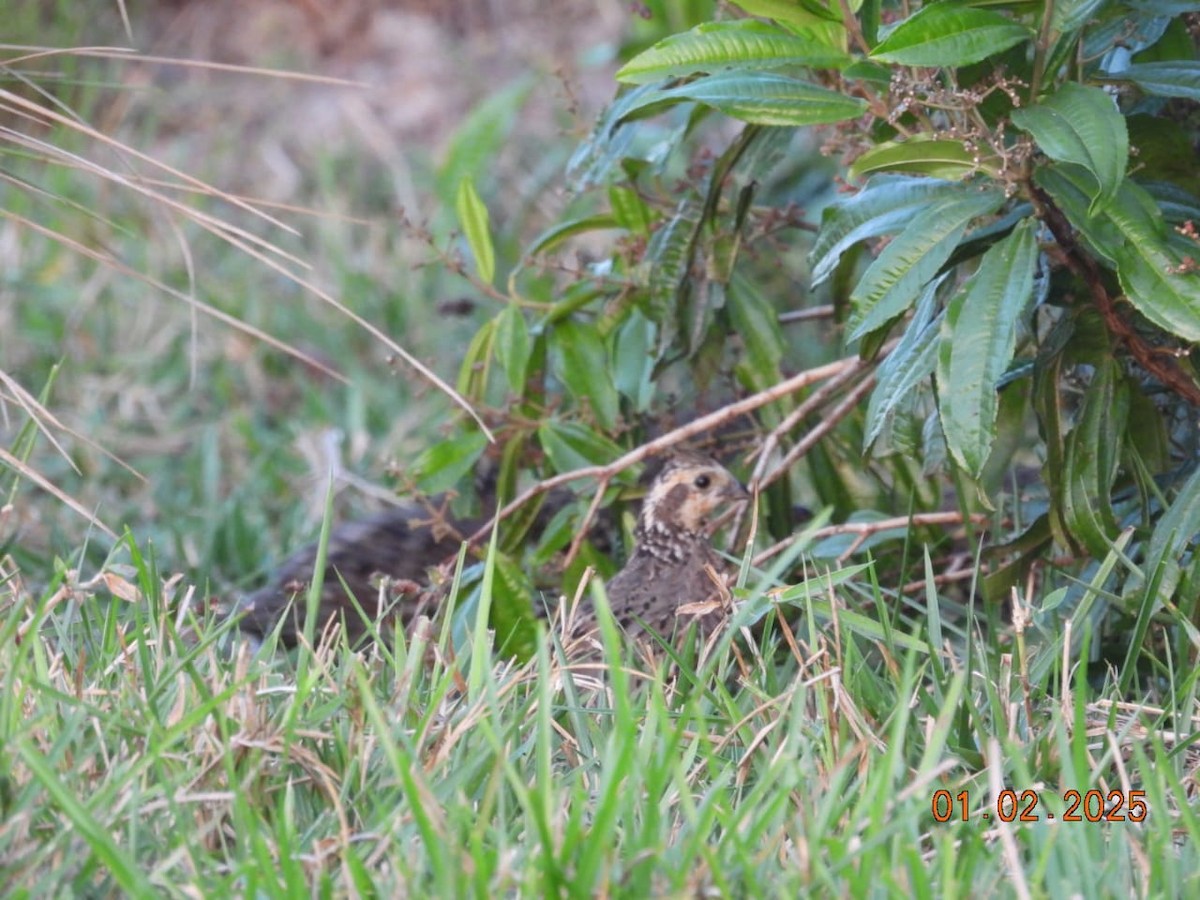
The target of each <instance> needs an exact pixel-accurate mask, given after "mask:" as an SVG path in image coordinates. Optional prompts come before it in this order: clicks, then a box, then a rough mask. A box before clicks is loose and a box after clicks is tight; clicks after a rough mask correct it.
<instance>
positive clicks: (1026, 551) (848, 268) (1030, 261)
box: [426, 0, 1200, 655]
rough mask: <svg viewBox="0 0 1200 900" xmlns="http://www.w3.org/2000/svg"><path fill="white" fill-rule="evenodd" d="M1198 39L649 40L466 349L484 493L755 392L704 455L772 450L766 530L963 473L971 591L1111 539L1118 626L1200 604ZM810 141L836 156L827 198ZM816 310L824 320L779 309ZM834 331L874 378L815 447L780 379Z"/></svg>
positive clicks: (981, 16) (1155, 23) (912, 508)
mask: <svg viewBox="0 0 1200 900" xmlns="http://www.w3.org/2000/svg"><path fill="white" fill-rule="evenodd" d="M1198 27H1200V22H1198V20H1197V18H1196V14H1195V13H1191V12H1187V11H1186V10H1185V9H1184V8H1183V7H1180V6H1178V5H1173V4H1169V3H1158V2H1153V0H1152V2H1148V3H1143V2H1138V3H1123V2H1079V3H1058V4H1053V5H1051V4H1046V5H1045V6H1035V7H1030V6H1029V5H1028V4H1018V3H1011V4H1005V3H999V4H997V3H987V4H982V3H981V4H978V5H973V4H951V3H931V4H927V5H925V6H923V7H921V8H919V9H916V10H915V11H911V10H910V7H909V6H908V5H907V4H904V5H901V4H895V3H879V2H866V3H864V4H862V5H861V6H860V7H858V8H857V9H856V8H855V7H854V6H853V5H852V4H838V3H834V2H830V3H822V2H807V0H798V2H769V3H766V2H757V0H755V2H751V0H745V2H740V0H739V2H736V3H734V4H732V5H731V7H730V8H728V9H723V10H722V11H721V14H720V15H719V16H718V17H717V18H716V19H715V20H704V21H696V22H694V23H693V24H692V25H691V27H688V28H686V29H678V30H677V31H676V32H675V33H669V34H667V35H665V36H662V37H661V38H660V39H659V40H657V41H656V42H654V43H652V44H648V45H647V46H645V48H644V49H642V50H641V51H640V52H637V53H636V54H634V55H633V56H632V58H629V59H627V60H626V61H625V63H624V65H623V66H622V68H621V69H620V70H619V72H618V73H617V77H618V79H619V80H620V81H621V82H623V83H624V85H625V87H624V89H623V91H622V92H621V93H620V94H619V95H618V96H617V98H616V99H615V100H614V101H613V103H612V104H611V106H610V107H609V108H608V110H607V111H606V113H605V114H604V116H603V117H602V119H601V120H600V122H599V123H598V125H597V127H596V129H595V131H594V133H593V134H592V135H591V137H590V138H589V139H588V140H587V141H586V142H584V144H583V145H582V146H581V147H580V148H579V150H578V151H577V153H576V155H575V157H574V159H573V163H572V169H571V171H572V177H573V178H574V184H575V188H576V194H575V199H574V202H573V204H572V206H571V207H570V208H569V209H568V211H567V214H566V215H564V216H563V218H562V219H561V221H560V222H559V223H558V224H557V225H556V226H554V227H552V228H550V229H548V230H547V231H546V232H545V233H544V234H543V235H542V236H540V238H538V239H537V240H535V241H534V242H533V244H532V245H531V246H530V248H529V251H528V256H527V258H526V259H525V260H524V261H523V263H522V264H521V265H518V266H516V267H514V268H513V269H511V270H510V271H509V272H508V273H507V280H506V297H507V302H506V303H505V305H504V306H503V308H502V309H500V311H499V312H498V313H497V314H496V315H495V317H494V318H493V319H492V320H491V321H489V322H488V323H486V324H485V325H484V327H483V328H482V330H481V331H480V332H479V333H478V334H477V337H476V340H475V342H474V343H473V344H472V346H471V348H470V351H469V352H468V355H467V359H466V360H465V362H464V365H463V368H462V375H461V377H460V380H459V385H458V387H459V389H460V390H461V391H462V392H463V393H464V395H466V396H467V397H468V398H469V399H470V400H472V401H473V402H475V403H477V404H481V405H483V406H491V407H493V408H497V407H498V408H499V410H500V411H499V413H498V416H497V418H496V419H495V425H496V430H497V434H498V435H499V438H500V441H501V444H502V446H503V448H504V449H503V451H502V452H501V453H500V454H499V456H500V458H501V459H502V460H503V465H504V466H506V467H507V469H506V470H505V471H504V472H503V473H502V477H501V484H502V485H509V486H511V485H513V484H515V483H516V480H517V476H516V472H517V471H518V470H519V469H520V468H521V467H522V466H533V467H534V468H535V469H536V470H537V472H538V474H539V475H541V476H545V475H548V474H550V473H551V472H555V471H557V472H562V471H564V470H569V469H572V468H576V467H579V466H583V465H605V464H610V463H612V462H613V460H614V459H616V458H617V457H618V456H619V455H620V454H621V453H623V452H624V451H627V450H629V449H630V448H632V447H635V446H637V445H639V444H640V443H642V442H644V441H646V440H647V439H649V438H652V437H657V436H661V435H663V434H664V433H670V431H671V429H672V428H673V427H675V426H676V425H678V424H679V423H680V422H683V421H687V419H688V418H689V417H694V416H697V415H699V414H700V413H702V412H706V411H708V410H711V409H713V408H714V407H717V408H720V407H721V406H722V404H724V403H727V402H728V401H730V400H732V399H733V398H734V397H737V396H745V395H751V396H753V395H758V396H760V397H762V398H763V402H762V403H761V404H759V406H758V410H757V414H756V422H755V424H754V425H753V427H752V428H751V429H750V430H747V428H746V423H745V420H744V419H739V420H738V421H737V423H736V429H734V423H733V422H732V418H733V417H732V416H730V419H731V421H730V422H726V423H724V427H723V428H722V429H721V431H720V435H721V436H720V437H719V438H718V439H716V446H717V447H718V449H720V451H721V452H727V451H728V450H729V449H730V448H731V447H732V448H741V449H746V448H751V449H755V450H761V449H763V448H764V447H766V448H779V451H782V452H784V454H785V455H784V457H783V464H780V462H779V460H778V457H777V456H776V457H774V458H772V459H770V460H768V459H767V458H766V457H764V458H762V459H760V460H759V462H758V467H757V468H756V469H755V473H754V474H755V476H756V478H757V480H758V483H759V484H760V485H761V486H762V487H763V488H764V489H766V488H769V490H767V491H766V493H764V496H763V503H764V507H765V510H766V512H767V516H766V522H767V523H768V526H769V528H770V529H771V531H772V532H773V534H774V536H775V537H777V538H782V537H785V536H786V535H788V534H790V533H791V532H793V531H794V530H795V528H796V522H795V520H794V518H793V516H792V509H793V503H794V502H795V501H796V500H797V499H799V500H802V501H805V502H808V503H809V504H812V503H814V502H815V503H817V504H819V505H831V506H832V507H833V512H834V516H835V520H842V519H846V518H849V517H851V516H852V515H857V516H864V515H872V514H879V513H891V514H895V513H897V512H898V513H901V514H906V513H920V512H923V511H932V510H936V509H938V508H939V507H940V506H941V504H942V503H943V493H944V492H943V489H942V488H941V487H940V486H939V485H938V483H937V482H936V481H931V479H935V478H942V479H946V478H948V479H949V480H950V481H951V482H952V484H953V485H954V487H955V489H956V496H957V504H958V506H959V509H960V511H961V512H962V513H963V515H964V517H965V516H969V515H970V514H972V513H981V512H982V513H984V514H986V515H988V516H989V517H990V519H991V529H992V534H993V537H992V539H991V541H990V542H989V546H988V548H987V549H986V551H985V554H986V560H987V562H988V565H987V569H986V574H985V575H984V577H983V580H982V584H981V585H980V587H981V588H982V590H983V592H984V595H985V596H987V597H989V598H992V599H1006V598H1007V597H1008V596H1009V594H1010V592H1011V590H1012V589H1013V588H1014V587H1017V586H1021V587H1022V588H1023V587H1024V586H1025V585H1026V581H1027V578H1028V576H1029V574H1030V572H1031V571H1034V570H1035V567H1037V569H1036V570H1037V571H1042V568H1041V566H1042V564H1043V563H1044V562H1045V561H1046V560H1047V559H1048V558H1054V559H1055V560H1056V566H1057V567H1059V568H1063V569H1065V570H1066V571H1073V572H1080V571H1083V572H1094V571H1095V570H1096V565H1097V564H1098V563H1097V561H1098V560H1100V559H1102V558H1104V557H1105V556H1106V555H1107V554H1108V553H1109V552H1110V551H1111V550H1112V549H1113V547H1114V546H1115V542H1117V541H1118V540H1119V539H1122V540H1123V538H1122V536H1123V535H1127V536H1128V538H1129V539H1128V543H1122V546H1123V547H1124V548H1125V552H1124V555H1123V557H1122V563H1121V565H1120V566H1119V567H1118V568H1117V569H1116V570H1115V571H1114V572H1113V573H1112V575H1111V579H1110V580H1109V581H1108V582H1106V583H1105V584H1104V587H1103V590H1104V593H1105V596H1106V598H1107V601H1108V602H1110V603H1111V604H1112V606H1113V607H1114V608H1115V610H1116V611H1117V612H1118V613H1119V614H1123V615H1126V616H1130V617H1134V618H1136V619H1137V620H1138V621H1139V622H1141V623H1142V627H1139V629H1137V630H1136V632H1135V635H1136V637H1137V638H1139V639H1140V638H1141V637H1142V636H1143V635H1144V634H1145V628H1144V625H1145V623H1146V622H1147V621H1148V617H1149V616H1151V615H1153V612H1154V610H1156V609H1157V608H1159V605H1160V604H1161V603H1163V602H1166V601H1169V600H1172V599H1174V600H1177V601H1179V602H1182V603H1184V604H1185V605H1186V608H1187V610H1189V611H1194V604H1195V600H1196V597H1197V595H1198V594H1200V591H1198V590H1197V585H1198V584H1200V581H1198V580H1197V578H1198V576H1200V569H1198V568H1197V567H1198V566H1200V557H1196V556H1195V555H1194V554H1193V552H1192V544H1193V541H1194V536H1195V535H1196V533H1197V532H1198V531H1200V518H1198V516H1200V512H1198V510H1200V475H1198V474H1197V473H1198V472H1200V469H1198V467H1197V465H1196V463H1197V452H1198V450H1200V448H1197V446H1196V434H1197V432H1196V427H1195V415H1196V408H1197V406H1200V378H1198V377H1197V375H1198V373H1197V370H1196V359H1195V353H1194V350H1193V347H1194V345H1195V344H1196V342H1197V341H1198V340H1200V264H1198V263H1197V259H1200V247H1198V243H1200V238H1198V237H1197V230H1196V229H1197V226H1196V222H1197V221H1200V201H1198V200H1197V197H1196V191H1197V189H1198V186H1200V182H1198V181H1197V178H1196V169H1195V165H1194V160H1195V158H1196V157H1195V153H1196V148H1197V146H1198V142H1200V111H1198V108H1197V100H1200V95H1198V93H1197V78H1198V77H1200V56H1198V54H1197V49H1196V40H1195V37H1196V31H1197V28H1198ZM817 140H819V141H820V142H821V144H820V147H821V151H822V153H823V154H824V155H825V156H826V157H829V158H836V159H837V160H838V161H839V163H840V165H842V166H844V167H845V168H844V169H843V171H844V173H845V177H846V178H847V179H848V181H847V182H845V183H841V188H840V190H839V191H838V193H837V194H836V195H833V194H831V193H829V191H828V190H827V188H826V186H827V185H829V184H831V183H832V181H833V178H834V177H835V176H836V173H835V172H832V171H831V170H830V168H829V164H828V163H823V162H821V161H819V160H815V159H813V157H812V154H811V152H809V150H808V148H812V147H813V145H814V142H815V141H817ZM1179 155H1183V156H1185V157H1187V158H1190V159H1191V160H1192V164H1190V165H1189V164H1187V163H1186V162H1183V160H1180V159H1178V156H1179ZM1172 156H1175V157H1176V160H1175V162H1174V163H1173V164H1171V163H1169V160H1170V159H1171V157H1172ZM839 183H840V182H839ZM802 207H807V208H808V209H809V210H815V209H819V210H820V220H819V223H811V222H810V220H809V219H808V218H807V217H806V216H805V214H804V213H802V212H801V208H802ZM479 221H480V220H479V216H478V215H475V214H473V215H471V216H469V217H465V218H464V228H465V230H466V233H467V236H468V237H469V239H470V246H471V248H472V250H473V252H474V253H475V255H476V258H477V259H478V260H479V263H478V265H479V272H480V273H481V274H483V273H485V272H486V274H487V275H488V276H489V277H488V278H486V279H485V280H486V281H488V282H489V286H490V284H491V282H492V278H491V277H490V276H491V270H490V266H491V264H490V258H491V257H490V254H489V253H488V252H487V249H486V248H487V235H486V230H485V229H481V228H480V227H479ZM601 238H602V240H603V243H598V241H599V240H600V239H601ZM585 242H586V243H585ZM584 246H586V247H587V249H586V250H578V249H577V250H576V253H577V257H576V258H577V259H578V260H579V262H578V264H577V265H574V266H572V265H570V264H569V263H568V262H566V260H567V259H569V255H568V254H569V252H570V250H571V249H573V248H580V247H584ZM597 246H601V247H604V248H605V249H603V250H599V251H597V250H596V247H597ZM501 277H504V276H503V273H502V274H501ZM817 301H826V302H827V303H828V304H829V305H831V306H832V311H833V314H834V316H835V319H836V329H829V328H828V327H826V328H824V329H823V330H820V329H813V328H812V327H811V326H810V327H809V330H808V331H807V333H800V328H801V326H798V325H791V324H788V323H790V322H795V321H799V320H804V321H811V319H809V317H808V314H814V315H815V314H819V311H820V310H821V309H822V308H823V307H822V305H821V303H819V302H817ZM806 310H807V311H808V314H806V312H805V311H806ZM839 343H840V344H841V345H842V346H844V348H845V350H846V351H850V352H852V353H855V354H858V355H859V356H860V357H861V358H862V359H863V360H864V361H867V362H868V363H869V364H870V365H869V366H868V369H869V370H870V372H869V374H865V375H862V376H861V377H860V379H859V381H858V384H859V385H864V380H863V379H865V378H869V377H873V378H874V379H875V384H874V387H873V388H872V389H871V390H870V395H869V399H868V400H867V402H866V403H865V408H859V409H857V410H856V409H854V407H853V404H851V405H849V406H846V405H843V407H842V408H840V409H839V411H838V413H837V415H838V416H845V420H844V421H843V422H842V423H841V424H840V426H839V427H838V428H837V429H836V430H832V432H831V433H830V434H827V435H826V436H825V438H824V440H822V441H821V442H820V443H817V444H816V445H815V446H810V445H811V444H812V441H811V440H809V437H808V436H807V431H808V430H809V429H812V428H813V427H814V422H815V421H816V420H815V419H814V418H813V411H812V410H811V409H807V408H806V409H804V410H801V412H802V413H803V414H802V415H799V416H798V417H797V416H795V415H794V414H796V413H797V410H800V409H801V404H802V403H804V402H805V400H806V398H809V397H810V396H811V390H812V389H811V388H810V389H809V390H808V391H800V392H789V393H785V394H782V395H779V394H776V393H773V392H772V389H773V388H775V387H776V386H778V385H780V384H781V383H782V382H783V379H784V376H785V374H787V373H789V372H795V371H797V370H803V369H807V368H811V367H812V366H814V365H815V364H816V363H820V362H826V361H828V360H829V359H830V358H831V354H836V353H837V352H839V348H838V347H837V345H838V344H839ZM848 390H849V388H848V387H847V386H843V389H842V393H845V392H847V391H848ZM864 392H865V390H864ZM839 397H840V394H839V393H838V392H832V393H831V396H829V397H827V398H824V402H823V406H824V409H825V418H826V420H827V421H826V425H832V424H835V423H832V422H829V421H828V420H829V419H830V417H831V415H832V410H833V408H834V405H835V403H836V401H837V400H838V399H839ZM768 401H769V402H768ZM789 416H792V418H789ZM800 445H804V447H803V449H804V450H805V451H806V452H807V456H806V458H805V460H804V464H802V465H800V466H797V467H790V466H789V465H785V464H790V463H791V462H792V461H793V459H794V456H795V454H788V453H787V451H788V450H789V448H793V449H795V448H798V447H800ZM535 449H536V451H538V452H534V450H535ZM479 450H480V452H481V453H482V452H483V446H482V444H481V445H479ZM862 452H867V453H869V454H870V455H871V456H873V458H874V462H872V463H869V464H868V465H867V466H866V467H865V469H864V467H863V465H862V462H861V457H860V453H862ZM435 468H436V467H435ZM435 468H434V469H431V470H430V471H428V472H427V473H426V477H427V478H430V479H433V478H436V474H437V473H436V470H435ZM509 496H511V494H509ZM583 509H584V506H583V505H582V504H581V505H580V506H579V507H577V508H576V510H575V515H577V516H580V517H582V512H583ZM873 510H874V511H877V512H875V513H872V511H873ZM546 540H559V541H561V540H562V535H561V533H554V534H552V535H550V537H548V538H547V539H546ZM892 546H893V547H894V546H896V545H895V544H894V543H893V544H892ZM540 549H542V550H544V549H545V548H544V546H543V547H542V548H540ZM872 552H874V553H878V552H879V551H878V549H876V550H873V551H872ZM893 575H894V576H896V577H901V576H900V570H893V571H892V574H890V575H889V576H888V580H889V581H891V579H892V577H893ZM1083 595H1084V589H1083V588H1082V587H1080V586H1079V584H1078V583H1077V584H1076V586H1075V587H1074V588H1072V590H1071V597H1072V603H1071V604H1068V606H1067V607H1065V608H1064V611H1066V610H1069V609H1072V608H1074V605H1075V604H1076V603H1077V602H1078V601H1079V600H1080V599H1081V597H1082V596H1083ZM1188 614H1189V615H1190V614H1191V612H1189V613H1188ZM1179 639H1180V641H1181V642H1182V643H1181V644H1180V645H1179V647H1178V649H1179V650H1180V652H1183V653H1185V654H1187V655H1192V654H1193V653H1194V650H1188V649H1187V646H1186V645H1187V638H1186V636H1184V635H1180V636H1179ZM1131 652H1133V653H1136V650H1132V651H1131Z"/></svg>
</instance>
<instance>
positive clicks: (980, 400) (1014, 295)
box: [937, 220, 1038, 479]
mask: <svg viewBox="0 0 1200 900" xmlns="http://www.w3.org/2000/svg"><path fill="white" fill-rule="evenodd" d="M1037 257H1038V248H1037V241H1036V239H1035V237H1034V223H1033V222H1032V221H1030V220H1026V221H1024V222H1022V223H1021V224H1020V225H1018V226H1017V227H1016V228H1015V229H1013V232H1012V234H1010V235H1009V236H1008V237H1006V238H1005V239H1004V240H1002V241H1000V242H999V243H998V244H996V245H994V246H993V247H992V248H991V249H990V250H988V251H987V253H985V254H984V255H983V260H982V262H980V264H979V269H978V270H977V271H976V272H975V274H974V275H973V276H972V277H971V279H970V280H969V281H968V282H967V283H966V284H965V285H963V287H962V289H961V290H960V291H959V292H958V293H957V294H955V295H954V297H953V298H951V300H950V303H949V304H948V305H947V308H946V318H945V321H944V322H943V323H942V335H941V346H940V348H939V351H938V375H937V388H938V408H939V410H940V412H941V419H942V430H943V432H944V433H945V436H946V448H947V449H948V450H949V452H950V455H951V456H952V457H953V458H954V460H955V462H956V463H957V464H958V465H959V466H960V467H962V468H963V469H964V470H965V471H966V472H967V473H968V474H969V475H970V476H971V477H972V478H973V479H978V478H979V476H980V475H981V474H982V472H983V467H984V464H985V463H986V462H987V459H988V454H989V453H990V452H991V449H992V443H993V442H994V441H995V439H996V411H997V408H998V397H997V394H996V384H997V382H998V381H999V380H1000V376H1001V375H1003V374H1004V372H1005V370H1006V369H1007V368H1008V365H1009V363H1010V362H1011V361H1012V356H1013V349H1014V348H1015V346H1016V340H1017V326H1018V323H1019V321H1020V316H1021V313H1022V311H1023V310H1024V308H1025V306H1026V305H1027V304H1028V302H1029V298H1030V297H1031V296H1032V294H1033V274H1034V269H1035V268H1036V266H1037Z"/></svg>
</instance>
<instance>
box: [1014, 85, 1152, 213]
mask: <svg viewBox="0 0 1200 900" xmlns="http://www.w3.org/2000/svg"><path fill="white" fill-rule="evenodd" d="M1012 121H1013V124H1014V125H1016V126H1017V127H1018V128H1020V129H1022V130H1024V131H1028V132H1029V133H1030V134H1031V135H1033V139H1034V140H1035V141H1037V144H1038V146H1039V147H1040V148H1041V149H1042V152H1044V153H1045V154H1046V155H1047V156H1049V157H1050V158H1051V159H1054V160H1057V161H1059V162H1064V163H1074V164H1076V165H1079V166H1083V168H1085V169H1087V171H1089V172H1091V173H1092V176H1093V177H1094V178H1095V179H1096V185H1095V189H1094V190H1093V191H1092V193H1091V198H1092V206H1091V210H1090V212H1092V213H1093V214H1094V213H1095V212H1097V211H1098V210H1099V208H1100V207H1101V206H1103V205H1104V204H1105V203H1107V202H1108V201H1109V200H1111V199H1112V197H1113V195H1114V194H1115V193H1116V191H1117V188H1118V187H1119V186H1120V184H1121V182H1122V181H1123V180H1124V178H1125V166H1126V163H1127V162H1128V160H1129V134H1128V132H1127V131H1126V129H1125V119H1124V117H1122V115H1121V114H1120V112H1118V111H1117V108H1116V105H1115V104H1114V103H1113V99H1112V97H1110V96H1109V95H1108V94H1106V93H1105V92H1104V91H1103V90H1101V89H1100V88H1097V87H1088V86H1086V85H1081V84H1076V83H1074V82H1067V83H1066V84H1064V85H1063V86H1062V87H1061V88H1060V89H1059V90H1058V91H1057V93H1055V94H1053V95H1051V96H1050V97H1048V98H1046V99H1045V100H1043V101H1042V102H1041V103H1039V104H1038V105H1037V106H1031V107H1028V108H1026V109H1015V110H1013V113H1012Z"/></svg>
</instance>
